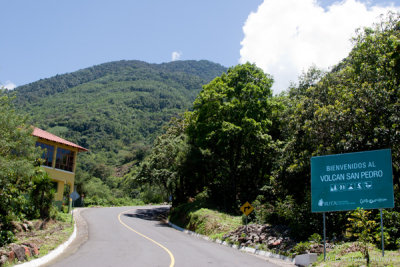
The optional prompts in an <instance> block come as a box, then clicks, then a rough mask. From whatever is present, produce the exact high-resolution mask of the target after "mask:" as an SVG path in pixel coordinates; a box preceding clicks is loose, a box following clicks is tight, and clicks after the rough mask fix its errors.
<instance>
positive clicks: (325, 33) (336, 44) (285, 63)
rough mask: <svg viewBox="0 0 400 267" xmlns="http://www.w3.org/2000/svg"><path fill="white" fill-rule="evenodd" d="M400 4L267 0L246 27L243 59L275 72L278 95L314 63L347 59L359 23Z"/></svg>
mask: <svg viewBox="0 0 400 267" xmlns="http://www.w3.org/2000/svg"><path fill="white" fill-rule="evenodd" d="M389 10H400V7H393V6H391V7H378V6H368V7H367V5H366V4H364V3H361V2H359V1H356V0H344V1H341V2H336V3H334V4H332V5H331V6H329V7H328V8H327V9H325V10H324V9H323V8H322V7H321V6H320V5H319V4H318V2H317V1H316V0H264V2H263V3H262V4H261V5H260V6H259V7H258V10H257V12H255V13H251V14H250V15H249V17H248V18H247V21H246V23H245V25H244V26H243V32H244V38H243V40H242V42H241V45H242V48H241V50H240V56H241V58H240V62H241V63H244V62H246V61H250V62H252V63H256V64H257V66H259V67H260V68H262V69H263V70H264V71H265V72H266V73H269V74H272V75H273V76H274V80H275V82H274V86H273V90H274V93H279V92H281V91H283V90H285V89H287V88H288V86H289V84H290V82H295V81H297V77H298V76H299V75H300V74H301V72H302V71H306V70H307V69H308V68H309V67H310V66H311V65H313V64H315V65H316V66H317V67H319V68H324V69H327V68H328V67H331V66H333V65H335V64H337V63H339V61H340V60H341V59H343V58H345V57H346V56H347V55H348V53H349V52H350V50H351V48H352V43H351V37H352V36H354V34H355V30H356V29H357V28H359V27H364V26H371V25H372V23H373V22H377V21H378V19H379V15H381V14H386V13H387V12H388V11H389Z"/></svg>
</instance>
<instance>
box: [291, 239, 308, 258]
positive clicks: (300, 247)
mask: <svg viewBox="0 0 400 267" xmlns="http://www.w3.org/2000/svg"><path fill="white" fill-rule="evenodd" d="M310 248H311V243H310V242H308V241H306V242H300V243H297V244H296V246H294V248H293V253H294V254H296V255H300V254H305V253H308V252H309V251H310Z"/></svg>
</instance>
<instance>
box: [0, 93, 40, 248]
mask: <svg viewBox="0 0 400 267" xmlns="http://www.w3.org/2000/svg"><path fill="white" fill-rule="evenodd" d="M31 133H32V128H31V127H30V126H29V124H27V123H26V118H24V117H21V116H19V115H18V114H16V113H15V111H14V109H13V107H12V104H11V99H10V97H9V96H8V95H7V94H6V93H5V92H4V91H3V90H0V225H1V230H0V245H3V244H4V243H7V242H9V241H11V240H10V237H11V235H10V230H11V225H10V222H11V220H14V219H17V218H19V217H20V216H22V212H23V205H24V204H25V203H26V199H25V197H24V196H23V194H28V193H29V188H30V186H32V180H31V178H32V176H34V174H35V170H36V169H37V168H38V166H39V161H38V159H40V152H39V150H38V149H37V148H35V140H34V138H33V137H32V135H31Z"/></svg>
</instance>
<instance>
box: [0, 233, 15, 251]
mask: <svg viewBox="0 0 400 267" xmlns="http://www.w3.org/2000/svg"><path fill="white" fill-rule="evenodd" d="M14 241H15V236H14V233H13V232H12V231H10V230H0V247H2V246H4V245H6V244H9V243H12V242H14Z"/></svg>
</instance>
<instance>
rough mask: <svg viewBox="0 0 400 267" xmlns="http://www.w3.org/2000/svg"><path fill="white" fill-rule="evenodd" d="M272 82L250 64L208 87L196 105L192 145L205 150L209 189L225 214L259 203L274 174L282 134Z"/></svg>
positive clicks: (191, 135)
mask: <svg viewBox="0 0 400 267" xmlns="http://www.w3.org/2000/svg"><path fill="white" fill-rule="evenodd" d="M272 83H273V79H272V77H271V76H269V75H266V74H265V73H264V72H263V71H262V70H261V69H260V68H258V67H256V66H255V65H254V64H250V63H246V64H243V65H238V66H235V67H233V68H230V69H229V70H228V71H227V73H224V74H222V76H220V77H217V78H215V79H214V80H213V81H211V82H210V83H209V84H207V85H205V86H203V90H202V91H201V92H200V94H199V96H198V97H197V99H196V100H195V102H194V111H193V113H192V114H191V121H190V123H189V126H188V135H189V142H190V144H192V145H194V146H195V147H198V148H199V149H201V150H202V156H203V159H204V160H203V162H206V165H207V166H206V167H205V168H204V173H203V175H204V177H206V178H204V180H205V181H206V182H205V185H206V186H207V187H209V188H210V189H211V194H213V195H214V199H215V200H216V201H217V202H220V204H223V205H224V207H225V209H228V210H234V209H236V208H237V206H238V205H240V203H244V202H245V201H252V200H254V199H255V197H256V196H257V194H258V193H259V189H260V188H261V187H262V186H263V185H264V184H265V183H266V180H267V178H268V174H269V173H270V170H271V166H272V165H271V163H272V161H273V160H272V159H273V158H274V156H275V153H276V144H277V141H276V139H277V137H278V135H279V133H277V132H276V131H275V129H276V125H275V122H276V121H277V120H275V119H274V116H276V113H277V110H279V108H278V107H279V105H278V104H277V103H276V102H274V100H273V99H272V91H271V86H272ZM221 202H223V203H221Z"/></svg>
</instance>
